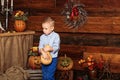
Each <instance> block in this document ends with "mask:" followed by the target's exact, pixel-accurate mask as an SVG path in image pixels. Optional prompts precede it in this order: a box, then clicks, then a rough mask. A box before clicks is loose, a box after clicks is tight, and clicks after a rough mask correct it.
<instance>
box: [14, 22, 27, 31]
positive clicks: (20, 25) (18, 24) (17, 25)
mask: <svg viewBox="0 0 120 80" xmlns="http://www.w3.org/2000/svg"><path fill="white" fill-rule="evenodd" d="M14 28H15V30H16V31H17V32H22V31H24V30H25V29H26V23H25V21H23V20H15V23H14Z"/></svg>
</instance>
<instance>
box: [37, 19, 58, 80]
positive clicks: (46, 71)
mask: <svg viewBox="0 0 120 80" xmlns="http://www.w3.org/2000/svg"><path fill="white" fill-rule="evenodd" d="M54 24H55V21H54V20H53V19H52V18H50V17H48V18H47V19H45V20H44V22H42V28H43V33H44V34H43V35H41V36H40V41H39V51H40V53H43V52H47V51H49V52H50V54H51V56H52V62H51V63H50V64H49V65H44V64H42V74H43V75H42V76H43V77H42V80H55V78H54V74H55V71H56V67H57V57H58V51H59V49H60V36H59V34H58V33H56V32H54ZM45 45H49V47H48V46H47V47H46V46H45ZM42 55H44V57H45V58H48V55H46V54H42Z"/></svg>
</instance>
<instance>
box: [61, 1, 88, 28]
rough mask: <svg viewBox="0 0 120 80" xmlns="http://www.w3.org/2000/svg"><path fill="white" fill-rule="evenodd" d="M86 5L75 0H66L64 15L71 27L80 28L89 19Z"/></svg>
mask: <svg viewBox="0 0 120 80" xmlns="http://www.w3.org/2000/svg"><path fill="white" fill-rule="evenodd" d="M83 7H84V5H83V4H80V3H79V2H75V1H73V0H66V4H65V8H64V9H63V11H62V15H64V16H65V23H66V25H67V26H68V27H69V28H78V27H79V26H82V25H83V24H84V23H85V22H86V20H87V12H86V11H85V10H84V9H83Z"/></svg>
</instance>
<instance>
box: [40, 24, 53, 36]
mask: <svg viewBox="0 0 120 80" xmlns="http://www.w3.org/2000/svg"><path fill="white" fill-rule="evenodd" d="M42 28H43V32H44V33H45V34H46V35H49V34H50V33H51V32H52V31H53V30H54V27H53V26H51V25H50V24H49V23H44V24H42Z"/></svg>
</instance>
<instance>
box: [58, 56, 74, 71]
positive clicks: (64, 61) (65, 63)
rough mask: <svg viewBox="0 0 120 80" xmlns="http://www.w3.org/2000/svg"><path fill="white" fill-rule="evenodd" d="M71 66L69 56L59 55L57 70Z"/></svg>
mask: <svg viewBox="0 0 120 80" xmlns="http://www.w3.org/2000/svg"><path fill="white" fill-rule="evenodd" d="M72 67H73V60H72V59H71V58H70V57H67V56H66V55H65V57H59V58H58V64H57V69H58V70H70V69H72Z"/></svg>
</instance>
